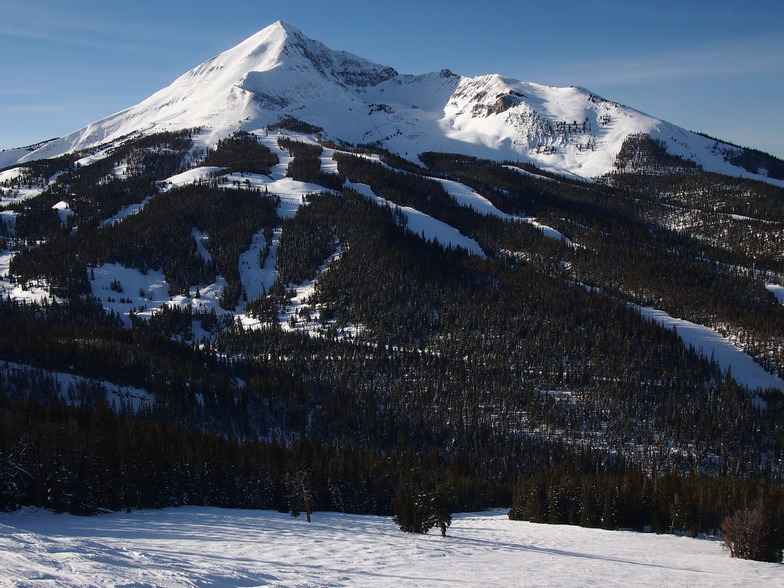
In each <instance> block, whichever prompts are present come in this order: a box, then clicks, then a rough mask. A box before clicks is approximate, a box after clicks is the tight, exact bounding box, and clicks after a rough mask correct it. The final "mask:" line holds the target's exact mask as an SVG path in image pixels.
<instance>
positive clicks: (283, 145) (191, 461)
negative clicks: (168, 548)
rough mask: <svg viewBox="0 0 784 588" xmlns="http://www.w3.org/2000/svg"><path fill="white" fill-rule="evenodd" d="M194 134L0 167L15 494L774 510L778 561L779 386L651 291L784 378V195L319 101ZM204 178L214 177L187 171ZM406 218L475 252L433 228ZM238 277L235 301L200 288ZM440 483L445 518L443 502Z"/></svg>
mask: <svg viewBox="0 0 784 588" xmlns="http://www.w3.org/2000/svg"><path fill="white" fill-rule="evenodd" d="M198 132H199V129H192V130H188V131H182V132H176V133H174V132H172V133H159V134H154V135H148V136H143V137H129V138H127V139H126V140H125V141H123V142H120V143H118V144H115V145H114V146H113V147H111V148H110V149H108V150H107V151H105V152H103V153H102V154H101V156H100V157H97V156H96V157H90V156H91V155H94V154H92V153H74V154H70V155H66V156H62V157H59V158H56V159H42V160H37V161H32V162H29V163H25V164H24V165H23V166H22V167H20V169H18V170H17V171H16V172H14V173H7V174H6V175H3V176H0V177H2V178H6V179H5V180H4V181H2V182H1V183H0V199H2V203H3V205H2V208H1V209H0V213H2V216H0V254H1V255H2V259H3V260H5V261H4V262H3V264H4V265H3V271H5V272H6V275H5V276H4V277H3V279H4V280H5V281H4V282H3V283H4V284H6V287H4V293H3V295H2V298H0V509H3V510H12V509H15V508H19V507H20V506H25V505H34V506H40V507H46V508H51V509H54V510H56V511H63V512H70V513H79V514H85V515H87V514H94V513H99V512H101V511H105V510H120V509H139V508H160V507H165V506H177V505H185V504H195V505H215V506H227V507H242V508H264V509H279V510H282V511H290V510H292V511H294V510H296V511H297V512H299V511H298V510H297V509H298V508H300V507H299V506H297V505H296V504H295V503H298V500H299V499H300V498H301V496H300V495H298V494H297V493H296V492H293V491H292V487H293V486H297V485H299V487H303V488H304V486H305V485H307V487H308V488H307V498H308V505H309V506H308V508H310V505H311V503H312V506H313V508H315V509H316V510H333V511H341V512H351V513H374V514H385V515H392V514H395V515H396V517H397V519H398V520H403V519H405V518H406V517H414V518H413V519H411V520H412V521H414V522H411V523H410V525H411V528H412V529H418V528H420V527H421V526H422V524H424V523H423V522H422V520H425V523H426V522H427V520H430V523H429V524H430V526H436V527H438V526H439V525H440V526H441V528H442V532H446V526H448V522H445V521H447V519H446V518H445V517H448V513H450V512H458V511H470V510H481V509H484V508H490V507H504V508H509V515H510V517H511V518H518V519H525V520H532V521H537V522H552V523H569V524H576V525H583V526H590V527H603V528H607V529H616V528H634V529H639V530H643V529H650V530H653V531H655V532H672V531H683V532H686V533H689V534H692V535H697V534H699V533H706V532H707V533H719V532H720V529H721V528H722V525H725V530H728V529H729V526H727V525H729V523H728V522H727V520H728V517H732V516H733V515H736V514H737V513H739V512H741V511H743V509H757V512H760V513H762V514H761V518H760V520H761V521H762V522H760V523H759V524H760V525H761V530H760V533H761V536H762V537H763V538H764V542H763V544H764V549H763V548H761V551H759V553H755V554H754V557H755V558H757V559H766V560H768V561H780V559H781V550H782V548H784V490H783V489H782V484H783V483H784V471H783V468H784V390H780V389H777V388H768V389H761V388H757V389H751V388H750V387H748V386H746V385H744V384H743V383H741V382H738V381H737V380H736V379H735V378H734V377H733V373H732V371H731V370H730V371H728V370H726V369H724V368H723V367H722V366H721V365H720V364H719V362H718V361H717V360H716V359H715V358H713V357H709V356H706V355H705V354H703V353H701V352H700V350H699V349H695V348H694V347H690V346H688V345H685V344H684V342H683V340H682V339H681V338H680V337H679V336H678V334H677V333H676V332H674V331H673V330H672V329H668V328H665V327H662V326H661V325H659V324H658V323H656V322H654V321H651V320H649V319H648V318H646V317H645V316H644V315H643V313H642V312H641V310H640V309H641V308H643V307H655V308H657V309H660V310H662V311H665V312H666V313H668V314H669V315H671V316H673V317H679V318H683V319H685V320H688V321H691V322H693V323H696V324H699V325H704V326H705V327H708V328H710V329H713V330H715V331H716V332H718V333H719V334H721V335H722V336H724V337H726V338H727V339H729V340H730V341H732V342H733V343H734V344H735V345H736V346H737V347H739V348H740V349H742V350H743V351H744V352H745V353H746V354H748V355H749V356H750V357H751V358H753V359H754V361H755V362H756V363H757V364H758V365H759V366H761V367H762V368H763V369H764V370H765V371H767V372H768V373H770V374H774V375H778V376H784V305H782V304H781V302H779V301H778V300H777V299H776V297H775V296H774V293H773V292H771V291H770V288H769V287H766V286H769V285H771V284H773V285H779V286H781V285H784V189H782V188H780V187H777V186H776V185H773V184H771V183H763V182H758V181H754V180H750V179H743V178H737V177H729V176H723V175H719V174H715V173H709V172H706V171H703V170H701V169H700V168H699V167H697V166H695V165H693V164H691V163H690V162H688V161H686V160H683V159H680V158H678V157H676V156H673V155H669V154H668V153H667V152H666V151H665V150H664V148H663V147H662V145H660V144H659V143H657V142H656V141H655V140H653V139H651V138H650V137H648V136H647V135H635V136H631V137H630V138H629V139H627V141H626V143H625V144H624V148H623V149H622V151H621V153H620V154H619V156H618V159H617V161H616V164H615V168H614V171H613V172H611V173H609V174H607V175H606V176H603V177H601V178H599V179H598V180H597V181H592V182H589V181H586V180H580V179H576V178H575V177H573V176H561V175H556V174H553V173H550V172H545V171H543V170H541V169H537V168H535V167H533V166H531V165H527V164H520V163H515V162H493V161H488V160H481V159H476V158H472V157H469V156H466V155H455V154H450V153H425V154H422V155H421V156H420V158H419V161H418V162H416V163H415V162H413V161H411V160H408V159H402V158H400V157H398V156H396V155H393V154H391V153H388V152H386V151H383V150H382V149H379V148H377V147H374V146H373V145H364V146H363V145H347V144H334V143H330V142H327V141H324V140H321V141H319V140H317V139H318V137H319V135H318V133H319V129H318V128H315V127H312V126H310V125H306V124H305V123H301V122H300V121H296V120H294V119H284V120H282V121H281V122H280V123H279V124H278V125H275V126H273V127H270V128H269V129H266V131H265V132H263V133H247V132H238V133H236V134H234V135H231V136H230V137H227V138H225V139H223V140H221V141H219V142H218V143H217V145H216V146H215V148H214V149H209V150H207V149H201V148H197V147H195V146H194V141H193V136H194V135H195V134H197V133H198ZM314 137H315V138H314ZM262 139H265V140H262ZM98 151H100V150H98ZM327 164H328V165H327ZM273 169H278V170H280V169H283V170H284V171H285V173H286V174H287V177H288V179H289V180H290V181H292V182H293V181H296V182H301V183H306V184H307V185H308V186H310V187H312V190H309V191H308V193H307V194H306V195H304V196H303V198H302V201H301V202H299V203H297V206H296V207H293V208H291V207H290V208H289V209H286V210H291V212H290V213H287V214H283V213H282V212H281V211H282V210H283V209H284V208H285V207H283V206H282V205H281V197H280V195H279V194H276V193H275V192H274V190H273V189H265V188H260V187H259V185H258V184H256V183H254V181H253V180H254V178H261V177H266V176H269V175H270V174H271V173H273ZM189 170H190V171H191V172H194V171H195V170H203V173H202V174H201V175H200V176H199V179H198V180H197V181H193V182H189V183H178V182H176V181H172V180H171V178H175V177H178V174H184V173H186V172H188V171H189ZM448 183H459V184H460V185H461V186H462V187H463V188H464V189H468V190H471V191H473V192H475V193H476V194H478V195H480V196H481V197H483V198H484V199H485V200H486V201H488V202H489V203H490V205H492V207H494V208H495V209H496V210H497V211H498V213H497V214H485V213H483V212H482V211H480V210H477V209H475V208H474V207H471V206H466V205H464V204H463V203H460V202H458V201H457V200H456V199H455V198H454V197H453V195H452V194H451V193H450V192H449V191H448V190H447V189H446V186H447V185H448ZM23 191H27V192H28V193H31V194H34V195H32V196H31V197H27V198H20V197H17V196H18V194H20V193H22V192H23ZM371 192H372V194H373V195H375V197H371V196H370V195H369V194H370V193H371ZM62 203H65V204H64V205H63V204H62ZM65 207H67V209H65V212H67V214H66V213H64V208H65ZM411 210H415V211H418V213H420V214H421V215H426V216H427V217H429V218H430V219H434V220H433V221H432V222H436V221H437V222H438V223H440V225H439V226H441V225H443V226H448V227H450V228H451V230H453V231H456V232H457V233H459V234H460V235H462V236H464V237H465V238H467V239H469V240H471V242H472V243H475V244H476V246H477V248H475V249H470V248H467V247H463V246H461V245H455V244H451V243H444V242H440V241H439V240H438V239H434V238H427V237H426V236H425V237H423V236H422V234H421V233H420V232H418V230H417V227H416V226H414V220H413V219H414V218H415V217H413V216H411V214H410V213H409V212H410V211H411ZM128 211H132V212H131V213H129V212H128ZM530 219H535V222H531V220H530ZM542 227H546V228H547V229H548V230H549V232H548V231H545V230H543V229H542ZM252 245H253V247H257V249H258V255H255V254H254V255H253V256H251V257H252V259H251V262H252V263H251V265H252V266H253V268H255V269H256V270H258V271H261V270H262V269H263V268H265V267H266V268H272V270H274V276H275V279H274V280H273V281H271V282H270V283H269V284H267V285H266V286H265V287H264V289H263V291H260V292H253V291H249V288H248V284H247V282H246V281H244V280H245V278H244V273H243V272H244V270H243V267H245V266H243V263H245V262H244V261H243V260H247V259H248V258H249V257H248V255H247V252H248V251H249V250H251V247H252ZM253 251H255V249H254V250H253ZM107 267H113V268H114V267H121V268H129V269H131V270H133V271H135V272H137V273H138V274H139V275H148V276H149V275H153V274H156V272H157V273H160V274H162V275H163V276H165V283H166V284H167V285H168V292H167V293H166V296H167V297H168V298H169V299H170V301H171V303H169V304H164V305H161V306H160V307H157V308H155V309H154V311H152V310H151V308H149V305H150V302H149V300H151V297H152V294H151V293H150V292H149V291H145V290H142V291H141V292H139V291H136V290H139V288H133V289H132V290H131V289H130V288H129V287H128V285H127V283H123V278H122V275H120V274H118V275H117V277H116V278H115V279H114V281H113V282H112V283H111V287H110V290H109V291H108V292H107V296H110V297H111V302H112V303H116V304H115V305H114V306H112V305H107V304H106V303H105V302H106V300H108V298H104V299H101V298H100V297H99V296H98V295H97V294H96V289H95V283H96V280H97V279H98V278H97V277H96V275H100V274H101V271H103V270H104V268H107ZM156 275H157V274H156ZM216 284H218V285H219V286H220V292H219V294H218V295H217V297H216V300H217V304H216V305H215V306H212V307H209V308H207V307H205V306H203V305H200V304H198V301H199V300H203V299H205V298H206V297H207V296H208V293H210V292H213V291H214V289H215V285H216ZM305 285H307V286H308V289H307V297H303V296H302V295H301V293H302V291H303V287H304V286H305ZM12 289H13V291H14V292H17V293H18V292H24V293H28V294H32V293H35V292H40V291H42V290H44V289H45V290H46V292H48V293H49V295H48V296H44V297H35V296H32V295H30V296H28V297H25V296H23V295H14V296H12V295H11V290H12ZM186 299H187V300H188V301H190V302H182V301H183V300H186ZM145 301H147V302H145ZM177 301H180V302H179V303H178V302H177ZM295 303H296V304H295ZM123 304H124V305H125V306H122V305H123ZM126 307H127V308H128V311H127V312H126V313H123V312H120V310H118V309H121V308H126ZM292 308H294V309H296V310H294V311H292V310H291V309H292ZM293 481H295V482H296V483H293ZM422 496H426V497H429V498H430V499H432V500H435V501H436V502H437V503H438V505H437V507H436V506H433V509H434V510H433V512H434V513H440V514H439V517H440V518H432V517H431V519H432V520H431V519H421V517H420V518H419V519H418V518H416V516H415V514H416V513H414V511H415V510H416V505H417V504H419V502H417V501H418V500H420V498H421V497H422ZM433 504H435V503H433ZM308 512H309V511H308ZM412 513H414V514H412ZM434 516H435V515H434ZM406 520H408V519H406ZM449 520H451V519H449ZM730 522H732V520H730ZM425 530H426V529H425ZM728 532H729V531H728Z"/></svg>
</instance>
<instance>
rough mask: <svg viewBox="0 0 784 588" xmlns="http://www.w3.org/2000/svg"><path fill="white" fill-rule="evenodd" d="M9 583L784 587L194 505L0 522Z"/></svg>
mask: <svg viewBox="0 0 784 588" xmlns="http://www.w3.org/2000/svg"><path fill="white" fill-rule="evenodd" d="M0 566H1V569H2V571H0V586H38V585H40V586H86V585H90V586H117V585H126V586H130V585H133V586H161V587H175V586H207V585H209V586H280V587H286V586H291V587H302V586H322V587H324V586H336V587H340V586H362V587H373V586H388V587H393V586H394V587H398V586H445V587H446V586H472V587H473V586H504V587H507V586H539V587H547V586H557V587H564V586H608V587H609V586H624V587H625V586H640V587H648V586H650V587H655V588H661V587H662V586H690V587H698V586H721V587H722V588H724V587H729V586H781V585H782V582H783V579H784V573H783V572H782V569H783V568H782V565H781V564H769V563H759V562H751V561H743V560H737V559H732V558H730V556H729V554H728V553H727V552H726V551H724V550H723V548H722V547H721V545H720V543H719V541H718V540H716V539H705V538H702V539H690V538H688V537H680V536H673V535H653V534H644V533H635V532H631V531H604V530H599V529H583V528H580V527H570V526H566V525H541V524H534V523H526V522H520V521H510V520H509V519H508V518H507V516H506V513H504V512H500V511H493V512H486V513H473V514H458V515H455V517H454V522H453V524H452V526H451V527H450V529H449V532H448V536H447V537H446V538H441V537H440V535H438V534H432V533H431V534H428V535H414V534H407V533H402V532H400V531H399V530H398V528H397V526H396V525H395V524H394V523H393V522H392V520H391V517H375V516H360V515H346V514H338V513H328V512H323V513H322V512H317V513H315V514H314V516H313V523H312V524H308V523H307V522H305V521H304V520H302V519H293V518H292V517H290V516H289V515H288V514H283V513H278V512H272V511H243V510H221V509H216V508H205V507H184V508H180V509H165V510H161V511H135V512H131V513H127V514H126V513H110V514H106V515H99V516H93V517H74V516H70V515H56V514H52V513H50V512H46V511H41V510H23V511H20V512H16V513H9V514H2V515H0Z"/></svg>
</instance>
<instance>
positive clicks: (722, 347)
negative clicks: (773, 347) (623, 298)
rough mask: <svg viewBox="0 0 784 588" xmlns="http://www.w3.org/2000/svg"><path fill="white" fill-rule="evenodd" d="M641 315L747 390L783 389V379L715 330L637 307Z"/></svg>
mask: <svg viewBox="0 0 784 588" xmlns="http://www.w3.org/2000/svg"><path fill="white" fill-rule="evenodd" d="M637 308H639V310H640V312H641V313H642V315H643V316H644V317H646V318H648V319H650V320H652V321H655V322H657V323H659V324H660V325H662V326H663V327H667V328H673V329H675V331H676V332H677V333H678V336H679V337H680V338H681V340H682V341H683V343H684V345H685V346H687V347H688V346H689V345H692V346H693V347H694V348H695V349H696V350H697V351H699V352H700V353H701V354H702V355H703V356H704V357H706V358H708V359H710V358H713V359H715V360H716V361H717V362H718V364H719V365H720V366H721V368H722V369H723V370H724V371H728V370H729V371H730V372H731V373H732V377H733V379H734V380H735V381H736V382H738V383H739V384H742V385H744V386H748V388H749V389H750V390H757V389H759V388H762V389H765V388H778V389H779V390H781V391H782V392H784V380H782V379H781V378H779V377H778V376H774V375H773V374H769V373H768V372H766V371H765V370H764V369H763V368H762V366H760V365H759V364H758V363H756V362H755V361H754V360H753V359H752V358H751V357H750V356H749V355H747V354H746V353H744V352H743V351H742V350H740V349H739V348H738V347H736V346H735V345H733V344H732V342H731V341H729V340H728V339H726V338H725V337H722V336H721V335H720V334H719V333H717V332H716V331H714V330H712V329H709V328H708V327H705V326H703V325H698V324H696V323H692V322H689V321H687V320H684V319H679V318H674V317H672V316H670V315H669V314H667V313H666V312H664V311H663V310H657V309H655V308H650V307H642V306H638V307H637Z"/></svg>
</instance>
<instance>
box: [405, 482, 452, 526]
mask: <svg viewBox="0 0 784 588" xmlns="http://www.w3.org/2000/svg"><path fill="white" fill-rule="evenodd" d="M454 502H455V500H454V496H453V493H452V490H451V489H450V488H449V487H448V486H446V485H438V486H436V488H435V489H433V490H429V491H423V490H421V488H420V487H418V485H416V484H411V483H404V484H401V485H400V486H398V489H397V491H396V492H395V503H394V508H395V517H394V521H395V523H396V524H397V525H398V526H399V527H400V530H401V531H403V532H405V533H427V532H428V531H429V530H430V529H432V528H433V527H438V528H439V529H440V530H441V536H442V537H446V530H447V528H448V527H449V526H450V525H451V524H452V507H453V504H454Z"/></svg>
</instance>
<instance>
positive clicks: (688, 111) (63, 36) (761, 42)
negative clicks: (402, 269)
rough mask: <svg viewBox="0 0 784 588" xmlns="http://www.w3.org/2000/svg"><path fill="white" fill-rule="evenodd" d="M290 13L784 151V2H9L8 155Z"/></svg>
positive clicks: (3, 142)
mask: <svg viewBox="0 0 784 588" xmlns="http://www.w3.org/2000/svg"><path fill="white" fill-rule="evenodd" d="M279 19H280V20H283V21H285V22H287V23H289V24H291V25H293V26H295V27H297V28H299V29H300V30H301V31H302V32H303V33H304V34H305V35H307V36H309V37H311V38H313V39H317V40H319V41H322V42H323V43H325V44H326V45H327V46H329V47H331V48H333V49H343V50H347V51H351V52H352V53H355V54H357V55H360V56H362V57H365V58H367V59H370V60H372V61H375V62H378V63H381V64H384V65H389V66H392V67H394V68H395V69H397V70H398V71H399V72H400V73H412V74H418V73H426V72H430V71H437V70H440V69H444V68H449V69H451V70H453V71H454V72H455V73H458V74H462V75H468V76H474V75H480V74H486V73H499V74H502V75H505V76H508V77H511V78H515V79H520V80H524V81H532V82H538V83H542V84H549V85H555V86H569V85H576V86H583V87H586V88H588V89H590V90H592V91H593V92H595V93H597V94H599V95H601V96H603V97H604V98H607V99H610V100H614V101H616V102H621V103H623V104H626V105H628V106H631V107H633V108H637V109H638V110H642V111H643V112H646V113H648V114H650V115H653V116H656V117H659V118H663V119H665V120H668V121H670V122H673V123H675V124H678V125H680V126H683V127H686V128H688V129H691V130H695V131H701V132H704V133H707V134H709V135H712V136H715V137H719V138H722V139H725V140H728V141H731V142H734V143H737V144H740V145H744V146H749V147H754V148H757V149H762V150H763V151H767V152H769V153H772V154H774V155H777V156H778V157H783V158H784V2H781V0H745V1H744V2H738V1H737V0H735V1H732V2H730V1H727V0H713V1H712V2H710V3H709V2H705V1H704V0H680V1H671V0H659V1H656V2H637V1H632V0H624V1H621V0H550V1H549V2H548V1H546V0H540V1H539V2H535V3H534V2H527V1H525V0H523V1H518V2H509V1H508V0H506V1H496V0H483V1H481V2H472V3H461V2H443V1H439V0H436V1H430V2H427V1H425V0H418V1H411V0H397V1H396V2H373V1H372V0H371V1H367V0H366V1H364V2H358V1H353V0H331V1H329V2H323V1H311V0H298V1H296V2H287V1H286V0H277V1H275V2H268V1H266V0H254V1H240V0H223V1H221V2H216V1H212V2H204V1H201V0H191V1H190V2H179V1H178V2H169V1H167V0H156V1H151V0H136V1H134V2H128V1H127V0H122V1H118V0H102V1H98V0H89V1H88V0H68V1H67V2H63V1H60V0H57V1H54V0H50V1H44V0H25V1H24V2H23V1H22V0H13V1H11V0H0V55H2V56H3V57H2V58H0V149H1V148H10V147H17V146H21V145H26V144H30V143H33V142H37V141H40V140H43V139H47V138H50V137H54V136H59V135H63V134H66V133H69V132H71V131H74V130H77V129H79V128H80V127H82V126H84V125H86V124H87V123H90V122H92V121H94V120H97V119H99V118H101V117H104V116H107V115H109V114H112V113H114V112H116V111H118V110H122V109H123V108H126V107H128V106H132V105H133V104H136V103H137V102H140V101H141V100H143V99H144V98H146V97H147V96H149V95H150V94H152V93H153V92H155V91H157V90H159V89H160V88H162V87H164V86H166V85H168V84H169V83H171V82H172V81H173V80H174V79H175V78H176V77H178V76H179V75H180V74H182V73H184V72H185V71H187V70H188V69H191V68H192V67H195V66H196V65H198V64H199V63H201V62H202V61H204V60H206V59H208V58H210V57H212V56H213V55H216V54H217V53H220V52H221V51H224V50H226V49H229V48H230V47H232V46H234V45H236V44H237V43H239V42H240V41H242V40H243V39H245V38H247V37H248V36H250V35H252V34H253V33H255V32H257V31H258V30H260V29H262V28H264V27H265V26H267V25H269V24H271V23H273V22H275V21H276V20H279Z"/></svg>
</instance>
